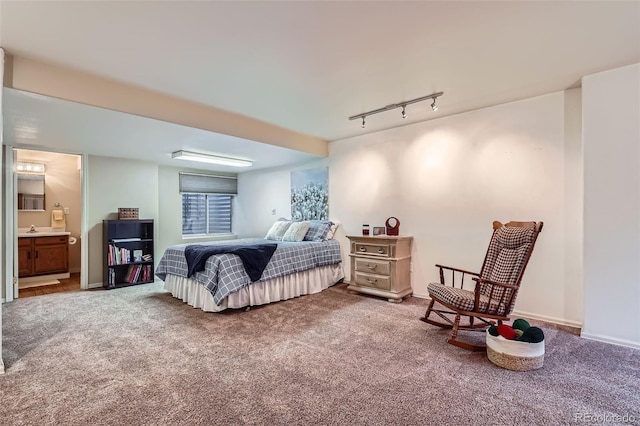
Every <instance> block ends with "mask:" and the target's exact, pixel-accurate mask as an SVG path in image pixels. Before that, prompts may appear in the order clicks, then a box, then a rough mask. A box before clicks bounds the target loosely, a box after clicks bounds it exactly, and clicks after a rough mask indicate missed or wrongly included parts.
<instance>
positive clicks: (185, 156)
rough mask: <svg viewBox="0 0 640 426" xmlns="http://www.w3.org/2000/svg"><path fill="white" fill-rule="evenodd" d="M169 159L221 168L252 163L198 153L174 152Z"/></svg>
mask: <svg viewBox="0 0 640 426" xmlns="http://www.w3.org/2000/svg"><path fill="white" fill-rule="evenodd" d="M171 158H174V159H176V160H187V161H199V162H201V163H211V164H219V165H221V166H232V167H249V166H251V165H253V163H252V162H251V161H249V160H242V159H240V158H229V157H221V156H219V155H213V154H203V153H200V152H190V151H176V152H174V153H172V154H171Z"/></svg>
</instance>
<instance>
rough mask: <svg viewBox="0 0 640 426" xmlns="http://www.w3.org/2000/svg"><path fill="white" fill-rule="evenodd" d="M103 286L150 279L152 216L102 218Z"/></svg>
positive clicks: (152, 273)
mask: <svg viewBox="0 0 640 426" xmlns="http://www.w3.org/2000/svg"><path fill="white" fill-rule="evenodd" d="M102 228H103V234H102V241H103V245H104V257H103V258H104V276H103V281H102V282H103V287H104V288H118V287H124V286H129V285H136V284H144V283H151V282H153V279H154V268H153V260H154V259H153V257H154V254H153V219H143V220H103V221H102Z"/></svg>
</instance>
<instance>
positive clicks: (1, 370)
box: [0, 358, 4, 374]
mask: <svg viewBox="0 0 640 426" xmlns="http://www.w3.org/2000/svg"><path fill="white" fill-rule="evenodd" d="M0 374H4V362H2V358H0Z"/></svg>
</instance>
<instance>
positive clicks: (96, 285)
mask: <svg viewBox="0 0 640 426" xmlns="http://www.w3.org/2000/svg"><path fill="white" fill-rule="evenodd" d="M102 287H103V285H102V282H99V283H90V284H89V285H87V288H102Z"/></svg>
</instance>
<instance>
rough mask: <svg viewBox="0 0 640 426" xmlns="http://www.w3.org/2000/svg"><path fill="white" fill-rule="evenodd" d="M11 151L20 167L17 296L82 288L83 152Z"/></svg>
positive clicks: (15, 295) (18, 172)
mask: <svg viewBox="0 0 640 426" xmlns="http://www.w3.org/2000/svg"><path fill="white" fill-rule="evenodd" d="M13 151H14V159H15V170H16V171H17V173H16V178H17V179H16V186H15V188H16V193H15V194H14V195H15V196H14V197H13V200H14V212H15V220H14V222H15V228H14V232H15V234H14V235H16V238H15V240H16V245H15V247H16V249H15V250H14V256H15V259H16V260H17V261H14V265H15V266H16V267H15V268H14V269H15V271H14V276H17V283H16V284H15V285H14V297H16V298H17V297H28V296H36V295H43V294H51V293H57V292H64V291H77V290H80V288H81V279H80V277H81V271H82V267H83V265H82V254H81V251H82V250H81V235H82V223H83V219H82V214H83V208H82V206H83V203H82V193H83V192H82V156H80V155H74V154H62V153H56V152H48V151H37V150H29V149H21V148H14V150H13ZM38 255H40V256H39V257H38ZM45 256H48V257H46V259H45Z"/></svg>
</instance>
